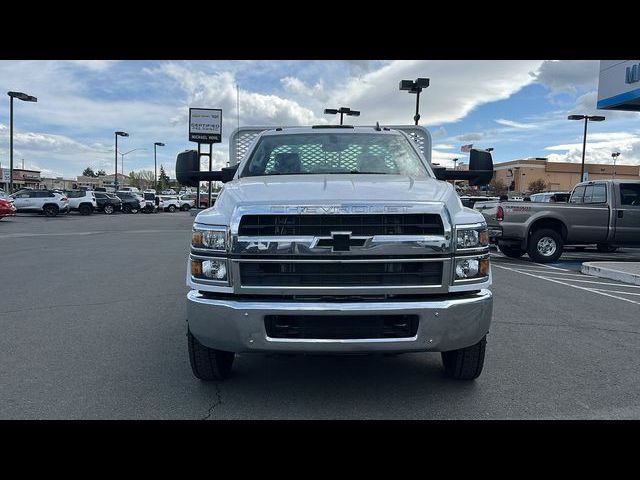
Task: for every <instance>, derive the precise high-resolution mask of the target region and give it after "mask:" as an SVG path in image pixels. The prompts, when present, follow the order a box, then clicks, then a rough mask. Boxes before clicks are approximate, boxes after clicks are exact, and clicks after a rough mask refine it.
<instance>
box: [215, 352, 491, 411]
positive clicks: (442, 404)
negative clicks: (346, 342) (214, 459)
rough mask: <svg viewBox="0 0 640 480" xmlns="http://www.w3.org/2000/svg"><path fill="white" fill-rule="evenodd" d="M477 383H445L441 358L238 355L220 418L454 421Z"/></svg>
mask: <svg viewBox="0 0 640 480" xmlns="http://www.w3.org/2000/svg"><path fill="white" fill-rule="evenodd" d="M481 384H482V376H481V377H480V378H479V379H478V380H477V381H476V382H473V381H472V382H465V381H457V380H453V379H450V378H448V377H447V376H446V375H445V373H444V370H443V368H442V365H441V361H440V354H438V353H429V354H424V353H420V354H415V353H414V354H404V355H395V356H382V355H340V356H338V355H324V356H323V355H296V356H293V355H291V356H289V355H260V354H250V355H241V356H239V357H238V358H237V360H236V364H235V365H234V372H233V374H232V376H231V377H230V378H229V379H228V380H227V381H225V382H223V383H221V384H220V391H221V398H222V405H221V407H220V409H221V410H220V413H223V414H224V416H225V418H327V419H329V418H381V419H382V418H429V417H432V418H447V417H459V416H460V415H461V414H460V409H463V408H464V406H463V405H464V404H465V403H466V402H472V401H473V398H474V392H476V391H478V390H482V389H481V388H480V389H479V386H480V385H481Z"/></svg>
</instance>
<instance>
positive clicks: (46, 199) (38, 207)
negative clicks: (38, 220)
mask: <svg viewBox="0 0 640 480" xmlns="http://www.w3.org/2000/svg"><path fill="white" fill-rule="evenodd" d="M11 197H12V198H13V199H14V203H15V206H16V208H17V209H18V212H32V213H44V214H45V215H46V216H47V217H55V216H56V215H58V213H60V212H64V213H68V212H69V200H68V199H67V197H66V195H63V194H62V193H57V192H52V191H51V190H22V191H20V192H16V193H14V194H13V195H11Z"/></svg>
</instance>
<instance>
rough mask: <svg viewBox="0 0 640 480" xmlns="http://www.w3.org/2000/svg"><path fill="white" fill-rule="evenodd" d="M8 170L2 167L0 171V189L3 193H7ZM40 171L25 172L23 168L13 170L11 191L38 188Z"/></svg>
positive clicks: (8, 182)
mask: <svg viewBox="0 0 640 480" xmlns="http://www.w3.org/2000/svg"><path fill="white" fill-rule="evenodd" d="M9 173H10V172H9V168H7V167H2V169H1V171H0V188H2V189H3V190H5V191H9V185H10V181H9V178H10V177H9ZM40 182H41V178H40V171H39V170H27V169H23V168H14V169H13V189H14V190H18V189H20V188H34V189H38V188H41V187H40Z"/></svg>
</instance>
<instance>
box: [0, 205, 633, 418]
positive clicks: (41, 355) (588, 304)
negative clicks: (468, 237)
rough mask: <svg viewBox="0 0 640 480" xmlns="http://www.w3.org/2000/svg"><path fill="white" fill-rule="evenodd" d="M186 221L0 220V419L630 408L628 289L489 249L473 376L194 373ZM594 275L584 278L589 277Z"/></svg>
mask: <svg viewBox="0 0 640 480" xmlns="http://www.w3.org/2000/svg"><path fill="white" fill-rule="evenodd" d="M192 221H193V217H191V216H190V215H189V214H188V213H185V212H177V213H174V214H170V213H160V214H150V215H145V214H137V215H124V214H114V215H111V216H107V215H103V214H97V215H93V216H90V217H81V216H79V215H74V214H71V215H68V216H60V217H56V218H44V217H40V216H37V215H24V216H18V217H14V218H10V219H4V220H1V221H0V252H1V258H2V262H0V328H1V331H2V334H1V335H0V418H3V419H8V418H18V419H20V418H29V419H33V418H35V419H45V418H46V419H49V418H53V419H67V418H69V419H83V418H86V419H210V420H214V419H454V418H464V419H485V418H486V419H489V418H491V419H511V418H544V419H555V418H572V419H573V418H640V376H639V375H638V372H639V371H640V287H637V286H633V285H625V284H621V283H619V282H615V281H612V280H605V279H598V278H594V277H589V276H586V275H582V274H581V273H580V271H579V270H580V264H581V262H582V261H587V260H591V261H597V260H600V259H607V260H608V259H610V258H615V259H616V261H617V260H620V259H626V258H630V259H635V260H638V259H639V258H640V251H638V250H623V251H622V252H620V253H616V254H599V253H598V252H596V251H591V250H585V251H581V252H569V253H567V255H565V256H563V258H561V260H560V261H559V262H557V263H556V264H553V265H548V266H542V265H537V264H533V263H532V262H530V261H528V260H527V257H523V258H522V259H518V260H513V259H509V258H505V257H503V256H502V255H500V254H497V253H494V254H493V255H492V258H493V268H492V271H493V281H494V285H493V287H492V290H493V292H494V302H495V303H494V320H493V324H492V328H491V332H490V334H489V336H488V344H487V355H486V361H485V367H484V372H483V373H482V375H481V376H480V378H479V379H478V380H476V381H475V382H460V381H454V380H450V379H448V378H447V377H445V376H444V374H443V372H442V367H441V363H440V356H439V354H433V353H431V354H406V355H398V356H341V357H335V356H333V357H332V356H295V357H289V356H273V355H258V354H254V355H241V356H239V357H238V359H237V360H236V363H235V365H234V374H233V376H232V377H231V378H230V379H229V380H227V381H225V382H223V383H219V384H216V383H204V382H201V381H199V380H197V379H195V378H194V377H193V376H192V374H191V370H190V367H189V361H188V357H187V345H186V337H185V333H186V324H185V312H186V308H185V298H184V297H185V294H186V292H187V287H186V286H185V272H186V258H187V254H188V245H189V237H190V228H191V223H192ZM590 282H595V283H590Z"/></svg>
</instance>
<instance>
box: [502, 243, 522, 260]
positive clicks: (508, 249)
mask: <svg viewBox="0 0 640 480" xmlns="http://www.w3.org/2000/svg"><path fill="white" fill-rule="evenodd" d="M498 248H499V249H500V251H501V252H502V253H504V254H505V255H506V256H507V257H510V258H520V257H521V256H523V255H524V254H525V253H527V252H526V251H524V250H523V249H521V248H518V247H513V246H510V245H498Z"/></svg>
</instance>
